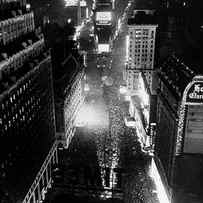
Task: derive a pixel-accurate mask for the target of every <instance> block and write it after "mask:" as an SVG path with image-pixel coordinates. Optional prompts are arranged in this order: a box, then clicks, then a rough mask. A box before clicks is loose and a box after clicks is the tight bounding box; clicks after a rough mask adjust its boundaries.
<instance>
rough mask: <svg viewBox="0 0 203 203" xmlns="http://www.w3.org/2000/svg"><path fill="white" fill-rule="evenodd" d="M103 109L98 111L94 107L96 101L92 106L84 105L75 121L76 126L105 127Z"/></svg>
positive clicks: (92, 102)
mask: <svg viewBox="0 0 203 203" xmlns="http://www.w3.org/2000/svg"><path fill="white" fill-rule="evenodd" d="M102 111H103V109H98V108H96V107H95V106H94V100H92V101H91V104H84V105H83V106H82V107H81V109H80V111H79V112H78V114H77V116H76V119H75V126H78V127H79V126H85V125H88V126H95V125H96V126H100V125H105V122H106V121H105V120H104V117H103V115H102Z"/></svg>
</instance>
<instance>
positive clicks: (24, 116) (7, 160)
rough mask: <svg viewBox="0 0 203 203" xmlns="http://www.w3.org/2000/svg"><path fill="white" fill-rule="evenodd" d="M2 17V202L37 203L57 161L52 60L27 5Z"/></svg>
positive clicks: (0, 7) (2, 10) (4, 9)
mask: <svg viewBox="0 0 203 203" xmlns="http://www.w3.org/2000/svg"><path fill="white" fill-rule="evenodd" d="M0 14H1V21H0V143H1V144H0V145H1V146H0V154H1V155H0V156H1V158H0V182H1V184H0V190H1V197H0V198H1V200H2V201H5V202H24V203H27V202H39V201H40V200H42V199H43V198H44V195H45V193H46V191H47V190H48V187H51V182H52V181H51V170H52V166H53V164H54V163H56V162H57V159H58V156H57V145H56V143H55V115H54V100H53V98H54V97H53V85H52V82H53V81H52V69H51V58H50V54H49V51H48V50H47V49H46V47H45V44H44V38H43V35H42V33H41V32H40V29H38V28H35V23H34V14H33V12H32V11H30V9H29V5H27V4H26V1H21V0H19V1H10V0H9V1H7V0H5V1H0ZM36 174H37V176H36Z"/></svg>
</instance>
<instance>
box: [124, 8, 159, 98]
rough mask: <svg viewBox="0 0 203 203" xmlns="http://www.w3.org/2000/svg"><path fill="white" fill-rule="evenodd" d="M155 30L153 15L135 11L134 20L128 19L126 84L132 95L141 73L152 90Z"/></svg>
mask: <svg viewBox="0 0 203 203" xmlns="http://www.w3.org/2000/svg"><path fill="white" fill-rule="evenodd" d="M145 12H146V13H145ZM156 28H157V25H156V24H155V23H154V22H153V15H152V14H150V13H149V14H147V11H144V10H141V11H136V12H135V16H134V18H130V19H128V36H127V66H126V82H127V88H128V89H129V91H130V92H131V93H132V94H133V93H136V90H137V86H138V84H137V83H138V80H137V78H138V77H139V75H140V73H141V72H142V73H144V75H145V77H146V81H147V84H146V85H147V86H148V87H149V89H150V90H151V89H152V73H153V69H154V51H155V36H156Z"/></svg>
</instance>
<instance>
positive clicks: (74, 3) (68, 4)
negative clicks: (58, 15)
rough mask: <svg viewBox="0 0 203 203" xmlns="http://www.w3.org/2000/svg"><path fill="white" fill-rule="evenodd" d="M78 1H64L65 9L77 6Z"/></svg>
mask: <svg viewBox="0 0 203 203" xmlns="http://www.w3.org/2000/svg"><path fill="white" fill-rule="evenodd" d="M78 1H79V0H65V7H70V6H78Z"/></svg>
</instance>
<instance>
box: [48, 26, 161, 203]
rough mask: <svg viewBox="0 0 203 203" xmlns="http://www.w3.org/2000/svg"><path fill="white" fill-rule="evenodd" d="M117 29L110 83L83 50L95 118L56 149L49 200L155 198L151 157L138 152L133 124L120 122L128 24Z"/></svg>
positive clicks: (143, 202) (146, 202) (138, 201)
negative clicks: (57, 174)
mask: <svg viewBox="0 0 203 203" xmlns="http://www.w3.org/2000/svg"><path fill="white" fill-rule="evenodd" d="M124 26H125V25H124ZM122 30H123V31H122V33H120V34H119V37H118V39H116V40H115V43H114V49H113V53H112V54H113V62H112V68H111V70H108V71H107V72H108V75H109V76H110V77H111V78H112V79H113V84H112V85H107V86H106V85H105V84H104V85H103V86H101V79H99V76H101V72H100V70H98V69H96V62H95V59H96V57H95V55H94V54H92V52H91V54H90V51H89V52H88V53H89V55H88V56H89V58H88V69H87V72H86V73H87V78H88V82H89V83H90V85H91V88H92V89H91V88H90V92H89V94H87V97H86V103H85V105H86V104H88V105H89V106H91V109H92V111H93V112H94V113H95V114H96V115H97V116H96V118H95V120H96V122H94V124H93V123H87V124H86V125H85V126H82V127H79V128H77V130H76V134H75V136H74V137H73V139H72V142H71V144H70V146H69V148H68V149H67V150H64V151H61V152H60V154H61V156H60V157H61V163H60V164H61V165H62V166H63V178H62V180H61V181H60V182H59V183H58V184H55V187H54V188H53V190H52V191H51V192H50V196H49V199H47V202H49V203H52V202H57V203H58V202H61V203H63V202H117V203H124V202H125V203H158V201H157V197H156V196H157V195H156V193H154V191H155V186H154V184H153V182H152V180H151V178H150V176H149V174H148V173H149V167H150V162H151V157H149V156H147V155H146V154H143V153H142V152H141V148H140V144H139V142H138V138H137V135H136V131H135V129H131V128H127V127H126V126H125V124H124V115H126V111H127V108H126V105H125V101H123V100H122V97H121V95H119V87H120V85H122V84H123V83H124V81H123V70H124V67H125V54H126V53H125V50H126V48H125V44H126V42H125V36H126V30H127V29H126V28H123V29H122ZM98 89H99V90H100V91H99V92H100V93H99V94H98ZM60 154H59V155H60Z"/></svg>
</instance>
